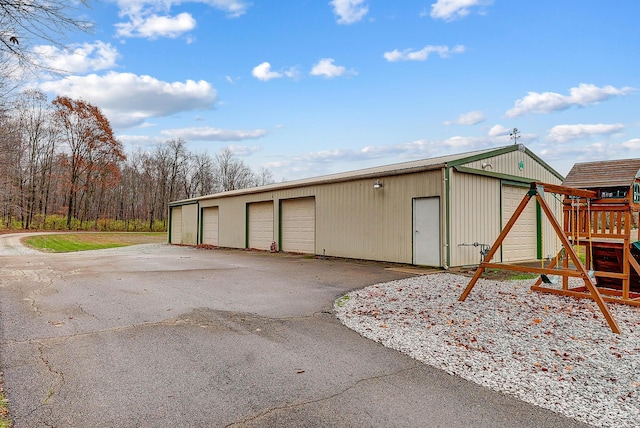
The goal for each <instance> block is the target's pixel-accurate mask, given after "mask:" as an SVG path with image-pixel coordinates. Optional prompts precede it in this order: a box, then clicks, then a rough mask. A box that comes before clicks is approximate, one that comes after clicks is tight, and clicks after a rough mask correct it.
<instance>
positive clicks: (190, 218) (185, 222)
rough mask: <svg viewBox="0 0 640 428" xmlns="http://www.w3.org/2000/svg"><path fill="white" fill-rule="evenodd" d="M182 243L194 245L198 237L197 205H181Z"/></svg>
mask: <svg viewBox="0 0 640 428" xmlns="http://www.w3.org/2000/svg"><path fill="white" fill-rule="evenodd" d="M181 229H182V230H181V237H182V242H181V243H182V244H187V245H196V244H197V243H198V242H197V239H198V205H197V204H191V205H183V206H182V228H181Z"/></svg>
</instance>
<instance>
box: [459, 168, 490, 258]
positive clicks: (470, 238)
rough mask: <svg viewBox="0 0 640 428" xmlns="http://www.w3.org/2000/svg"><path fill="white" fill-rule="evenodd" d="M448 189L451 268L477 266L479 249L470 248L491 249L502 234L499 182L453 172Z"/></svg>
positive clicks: (488, 178)
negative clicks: (486, 247) (483, 246)
mask: <svg viewBox="0 0 640 428" xmlns="http://www.w3.org/2000/svg"><path fill="white" fill-rule="evenodd" d="M449 185H450V192H449V196H450V201H449V207H450V211H449V216H450V227H449V233H450V238H451V241H450V243H449V248H450V255H451V260H450V263H451V266H467V265H475V264H478V263H479V262H480V247H474V246H473V245H471V244H473V243H474V242H477V243H479V244H487V245H492V244H493V242H494V241H495V239H496V238H497V237H498V235H499V234H500V180H496V179H494V178H490V177H482V176H479V175H473V174H460V173H456V172H455V171H451V173H450V174H449ZM464 244H467V245H464ZM494 260H496V258H494ZM498 261H499V256H498Z"/></svg>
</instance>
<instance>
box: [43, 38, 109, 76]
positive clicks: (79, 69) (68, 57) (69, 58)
mask: <svg viewBox="0 0 640 428" xmlns="http://www.w3.org/2000/svg"><path fill="white" fill-rule="evenodd" d="M33 50H34V52H35V54H36V55H37V61H38V62H39V63H40V64H42V65H44V66H45V67H48V68H50V69H53V70H56V71H58V72H64V73H86V72H90V71H98V70H106V69H109V68H113V67H115V66H116V60H117V58H118V50H117V49H116V48H115V47H113V46H111V44H110V43H104V42H102V41H99V40H98V41H95V42H93V43H83V44H75V45H71V46H68V47H67V49H60V48H58V47H56V46H51V45H39V46H35V47H34V49H33Z"/></svg>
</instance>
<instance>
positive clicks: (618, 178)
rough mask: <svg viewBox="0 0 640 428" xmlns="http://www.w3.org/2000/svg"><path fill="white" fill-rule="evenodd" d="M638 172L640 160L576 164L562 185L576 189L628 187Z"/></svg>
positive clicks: (639, 170)
mask: <svg viewBox="0 0 640 428" xmlns="http://www.w3.org/2000/svg"><path fill="white" fill-rule="evenodd" d="M638 172H640V159H622V160H609V161H599V162H584V163H577V164H575V165H573V168H571V171H569V174H567V178H565V179H564V181H563V182H562V185H563V186H569V187H575V188H578V189H591V188H595V187H621V186H630V185H631V183H633V180H634V179H635V177H636V174H638Z"/></svg>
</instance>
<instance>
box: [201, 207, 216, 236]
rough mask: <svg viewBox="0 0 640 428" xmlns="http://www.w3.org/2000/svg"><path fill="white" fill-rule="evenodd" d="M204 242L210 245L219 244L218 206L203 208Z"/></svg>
mask: <svg viewBox="0 0 640 428" xmlns="http://www.w3.org/2000/svg"><path fill="white" fill-rule="evenodd" d="M202 243H203V244H208V245H219V241H218V207H208V208H203V209H202Z"/></svg>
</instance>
